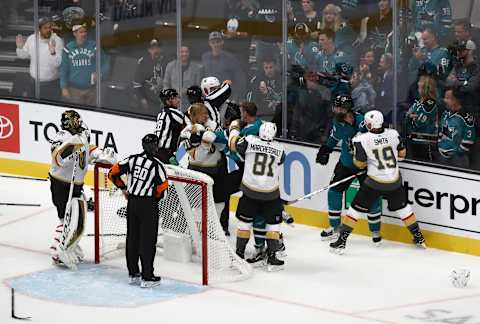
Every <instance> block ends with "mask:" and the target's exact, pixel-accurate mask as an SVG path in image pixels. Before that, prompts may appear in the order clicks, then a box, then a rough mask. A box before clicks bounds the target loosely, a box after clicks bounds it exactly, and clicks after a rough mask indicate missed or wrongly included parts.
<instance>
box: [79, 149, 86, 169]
mask: <svg viewBox="0 0 480 324" xmlns="http://www.w3.org/2000/svg"><path fill="white" fill-rule="evenodd" d="M86 156H87V154H86V153H85V152H81V153H80V156H79V157H78V166H79V167H80V169H82V170H84V169H85V166H86V165H87V163H86Z"/></svg>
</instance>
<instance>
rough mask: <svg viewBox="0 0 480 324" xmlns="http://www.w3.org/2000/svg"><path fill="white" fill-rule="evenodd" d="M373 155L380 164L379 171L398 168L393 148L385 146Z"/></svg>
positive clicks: (376, 150)
mask: <svg viewBox="0 0 480 324" xmlns="http://www.w3.org/2000/svg"><path fill="white" fill-rule="evenodd" d="M373 154H374V155H375V159H376V160H377V162H378V170H385V169H394V168H396V167H397V159H396V158H395V154H394V153H393V149H392V147H391V146H385V147H384V148H382V149H381V153H380V149H374V150H373Z"/></svg>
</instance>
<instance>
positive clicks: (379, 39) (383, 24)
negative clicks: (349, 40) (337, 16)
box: [366, 0, 393, 60]
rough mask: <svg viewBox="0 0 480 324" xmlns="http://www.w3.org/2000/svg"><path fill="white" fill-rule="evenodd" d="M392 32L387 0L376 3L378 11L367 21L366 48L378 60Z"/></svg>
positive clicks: (391, 20) (390, 13)
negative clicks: (372, 52)
mask: <svg viewBox="0 0 480 324" xmlns="http://www.w3.org/2000/svg"><path fill="white" fill-rule="evenodd" d="M392 30H393V19H392V8H391V6H390V1H389V0H379V1H378V11H377V13H375V15H373V16H371V17H369V18H368V21H367V39H366V46H367V48H369V49H372V50H373V51H374V53H375V58H376V59H377V60H378V59H379V58H380V56H381V55H382V54H383V53H385V52H386V51H387V45H388V43H389V35H390V36H391V33H392Z"/></svg>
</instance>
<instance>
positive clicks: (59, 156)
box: [48, 110, 115, 269]
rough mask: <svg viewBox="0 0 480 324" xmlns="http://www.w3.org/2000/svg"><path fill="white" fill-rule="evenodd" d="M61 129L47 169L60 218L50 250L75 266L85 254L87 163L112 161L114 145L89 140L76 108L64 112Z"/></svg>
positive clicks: (57, 260)
mask: <svg viewBox="0 0 480 324" xmlns="http://www.w3.org/2000/svg"><path fill="white" fill-rule="evenodd" d="M61 129H62V130H61V131H59V132H58V133H57V134H56V135H55V137H54V138H53V140H52V147H51V153H52V164H51V167H50V171H49V173H48V174H49V178H50V191H51V193H52V201H53V204H54V205H55V207H56V208H57V215H58V219H59V221H60V222H59V224H58V226H57V227H56V230H55V237H54V242H53V244H52V246H51V247H50V250H51V255H52V260H53V263H54V264H55V265H65V266H67V267H69V268H71V269H75V268H76V266H75V264H76V263H78V262H80V261H82V260H83V257H84V255H83V252H82V249H81V248H80V246H79V245H78V242H79V240H80V238H81V235H82V233H83V226H84V224H85V219H84V218H85V212H86V210H87V206H86V202H85V199H84V198H83V197H82V188H83V181H84V178H85V175H86V173H87V170H88V163H93V162H95V161H98V160H102V161H104V162H111V163H113V162H114V160H115V159H114V151H113V149H111V148H107V149H105V150H103V151H102V150H100V149H98V148H97V147H96V146H94V145H90V144H89V140H90V138H89V137H90V135H89V134H90V133H89V130H88V128H87V126H86V125H85V124H84V123H83V121H82V118H81V117H80V115H79V114H78V112H76V111H75V110H67V111H65V112H63V113H62V118H61ZM71 186H72V189H70V188H71ZM70 190H72V191H71V197H70Z"/></svg>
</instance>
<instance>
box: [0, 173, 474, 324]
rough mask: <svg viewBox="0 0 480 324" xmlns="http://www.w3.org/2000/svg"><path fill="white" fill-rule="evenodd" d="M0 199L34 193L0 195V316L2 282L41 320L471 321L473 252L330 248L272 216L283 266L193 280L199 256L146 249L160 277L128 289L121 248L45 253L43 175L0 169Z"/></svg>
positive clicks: (6, 304)
mask: <svg viewBox="0 0 480 324" xmlns="http://www.w3.org/2000/svg"><path fill="white" fill-rule="evenodd" d="M0 202H2V203H5V202H14V203H38V204H41V206H40V207H14V206H3V205H2V206H0V277H1V281H2V288H1V289H0V323H15V322H18V320H16V319H13V318H11V290H10V287H13V288H15V289H16V294H15V295H16V300H15V303H16V307H15V312H16V315H17V316H31V317H32V319H31V321H32V322H36V323H49V324H54V323H61V324H64V323H117V324H120V323H193V322H195V323H245V322H250V323H261V322H263V323H267V322H269V323H302V324H303V323H448V324H460V323H462V324H479V323H480V309H479V307H478V305H480V258H478V257H474V256H469V255H464V254H457V253H451V252H444V251H441V250H436V249H427V250H420V249H417V248H414V247H413V245H406V244H401V243H395V242H390V241H384V242H383V245H382V246H381V247H374V246H373V245H372V243H371V241H370V239H369V238H368V237H364V236H358V235H353V236H352V238H351V240H350V241H349V245H348V246H347V250H346V252H345V254H344V255H342V256H339V255H334V254H331V253H330V252H329V249H328V243H327V242H322V241H321V240H320V237H319V229H318V228H312V227H306V226H302V225H295V227H289V226H286V225H283V228H282V230H283V232H284V233H285V244H286V247H287V253H288V256H287V258H286V267H285V269H284V270H283V271H279V272H273V273H267V272H266V271H264V270H262V269H256V270H255V271H254V274H253V276H252V278H250V279H247V280H244V281H240V282H234V283H228V284H219V285H216V286H209V287H202V286H201V285H200V280H201V271H200V266H199V265H197V264H188V265H181V264H176V263H174V262H167V261H164V260H163V259H162V258H161V257H158V258H157V259H156V262H155V267H156V273H157V274H159V275H161V276H162V278H163V279H162V285H160V286H159V287H156V288H153V289H140V288H138V287H134V286H129V285H128V283H127V279H128V278H127V277H128V276H127V272H126V269H125V267H124V262H125V261H124V258H123V257H122V256H118V257H117V258H113V259H111V260H109V261H106V262H105V263H102V264H101V265H95V264H94V263H93V261H92V260H93V252H94V249H93V238H92V237H89V236H85V237H84V238H83V239H82V242H81V244H80V245H81V246H82V247H83V249H84V251H85V252H86V254H87V262H86V263H85V264H83V265H82V266H81V267H80V268H79V270H78V271H77V272H72V271H69V270H63V269H59V268H57V267H55V266H53V265H52V264H51V261H50V256H49V246H50V243H51V240H52V235H53V230H54V227H55V226H56V224H57V218H56V211H55V209H54V206H53V205H52V203H51V200H50V191H49V182H48V181H34V180H22V179H13V178H6V177H0ZM90 216H91V215H90ZM88 226H89V228H88V229H87V231H86V232H87V233H92V231H93V229H92V228H91V222H90V223H89V225H88ZM231 231H232V232H233V228H231ZM427 243H428V242H427ZM232 244H233V242H232ZM454 269H468V270H470V272H471V278H470V281H469V283H468V285H467V287H466V288H455V287H453V285H452V284H451V282H450V279H449V276H450V273H451V272H452V270H454Z"/></svg>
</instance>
